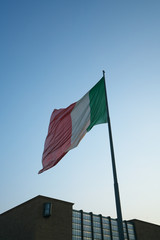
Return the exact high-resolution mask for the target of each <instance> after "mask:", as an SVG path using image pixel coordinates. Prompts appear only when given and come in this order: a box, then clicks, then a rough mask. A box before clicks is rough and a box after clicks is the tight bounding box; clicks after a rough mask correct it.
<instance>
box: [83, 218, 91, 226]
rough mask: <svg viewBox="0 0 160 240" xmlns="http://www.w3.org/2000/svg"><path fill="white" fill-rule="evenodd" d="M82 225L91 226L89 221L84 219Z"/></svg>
mask: <svg viewBox="0 0 160 240" xmlns="http://www.w3.org/2000/svg"><path fill="white" fill-rule="evenodd" d="M83 225H89V226H90V225H91V221H90V220H86V219H83Z"/></svg>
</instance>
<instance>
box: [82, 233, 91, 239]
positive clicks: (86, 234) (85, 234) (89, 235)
mask: <svg viewBox="0 0 160 240" xmlns="http://www.w3.org/2000/svg"><path fill="white" fill-rule="evenodd" d="M83 236H84V237H88V238H91V237H92V233H91V232H83Z"/></svg>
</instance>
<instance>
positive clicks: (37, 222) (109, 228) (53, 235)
mask: <svg viewBox="0 0 160 240" xmlns="http://www.w3.org/2000/svg"><path fill="white" fill-rule="evenodd" d="M123 228H124V235H125V240H159V239H160V226H158V225H155V224H151V223H146V222H143V221H140V220H131V221H124V222H123ZM53 239H54V240H119V237H118V227H117V220H116V219H112V218H111V217H104V216H102V215H101V214H100V215H96V214H93V213H92V212H91V213H87V212H84V211H82V210H80V211H78V210H74V209H73V204H72V203H69V202H65V201H61V200H57V199H53V198H48V197H44V196H37V197H35V198H33V199H31V200H29V201H27V202H25V203H23V204H21V205H19V206H17V207H15V208H13V209H10V210H8V211H6V212H4V213H2V214H0V240H53Z"/></svg>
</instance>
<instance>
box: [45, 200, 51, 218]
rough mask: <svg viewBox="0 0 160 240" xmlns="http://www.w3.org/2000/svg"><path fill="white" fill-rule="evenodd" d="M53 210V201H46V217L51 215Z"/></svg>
mask: <svg viewBox="0 0 160 240" xmlns="http://www.w3.org/2000/svg"><path fill="white" fill-rule="evenodd" d="M51 211H52V204H51V203H44V209H43V216H44V217H49V216H51Z"/></svg>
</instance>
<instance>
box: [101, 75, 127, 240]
mask: <svg viewBox="0 0 160 240" xmlns="http://www.w3.org/2000/svg"><path fill="white" fill-rule="evenodd" d="M103 78H104V80H105V71H103ZM105 88H106V81H105ZM105 90H106V91H105V92H106V107H107V113H108V132H109V141H110V150H111V160H112V169H113V179H114V192H115V200H116V209H117V221H118V231H119V239H120V240H124V232H123V221H122V211H121V203H120V195H119V187H118V180H117V171H116V163H115V156H114V148H113V139H112V130H111V122H110V116H109V107H108V99H107V89H105Z"/></svg>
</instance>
